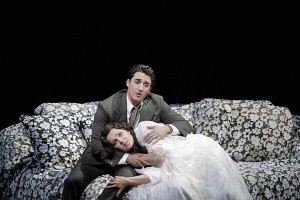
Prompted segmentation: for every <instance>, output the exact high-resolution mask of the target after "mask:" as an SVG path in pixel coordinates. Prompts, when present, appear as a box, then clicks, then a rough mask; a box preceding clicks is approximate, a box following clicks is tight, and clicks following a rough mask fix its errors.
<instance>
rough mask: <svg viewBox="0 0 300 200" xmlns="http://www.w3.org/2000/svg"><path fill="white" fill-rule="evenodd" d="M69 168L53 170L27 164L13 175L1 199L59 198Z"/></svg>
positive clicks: (39, 199)
mask: <svg viewBox="0 0 300 200" xmlns="http://www.w3.org/2000/svg"><path fill="white" fill-rule="evenodd" d="M70 171H71V169H64V170H55V169H51V168H48V169H41V168H39V167H31V166H27V167H25V168H23V169H22V170H21V171H20V172H19V173H18V174H16V176H15V177H14V179H13V181H12V182H11V184H10V185H9V186H8V187H7V188H6V190H5V194H4V196H3V199H11V200H13V199H14V200H23V199H30V200H42V199H44V200H46V199H49V200H50V199H52V200H54V199H55V200H59V199H61V194H62V191H63V183H64V180H65V179H66V178H67V177H68V175H69V173H70Z"/></svg>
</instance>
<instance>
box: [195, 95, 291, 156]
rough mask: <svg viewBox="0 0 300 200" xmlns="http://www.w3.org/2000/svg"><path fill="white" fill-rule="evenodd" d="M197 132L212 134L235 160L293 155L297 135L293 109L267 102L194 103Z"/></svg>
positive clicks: (224, 101)
mask: <svg viewBox="0 0 300 200" xmlns="http://www.w3.org/2000/svg"><path fill="white" fill-rule="evenodd" d="M194 118H195V119H196V120H195V132H196V133H201V134H204V135H207V136H209V137H212V138H213V139H214V140H216V141H218V142H219V143H220V145H221V146H222V147H223V148H224V149H225V150H226V151H227V152H228V153H229V154H230V156H231V157H232V158H233V159H234V160H236V161H263V160H270V159H274V158H287V157H290V156H291V153H292V151H291V150H292V148H291V147H292V145H293V144H294V143H295V138H296V137H294V136H292V135H291V134H293V132H292V127H293V122H292V115H291V113H290V111H289V110H288V109H287V108H285V107H279V106H274V105H272V104H270V103H269V102H268V101H267V102H264V101H259V102H255V101H249V100H248V101H226V100H223V101H209V99H205V100H204V101H201V102H198V103H197V102H196V103H195V108H194Z"/></svg>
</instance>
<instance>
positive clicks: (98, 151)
mask: <svg viewBox="0 0 300 200" xmlns="http://www.w3.org/2000/svg"><path fill="white" fill-rule="evenodd" d="M110 121H111V117H110V116H109V112H108V109H107V105H106V104H105V103H104V102H103V101H100V102H99V105H98V108H97V111H96V113H95V116H94V122H93V128H92V136H91V148H92V154H93V156H94V157H95V158H96V159H97V160H102V161H103V162H105V163H106V164H108V165H109V166H111V167H114V166H116V165H117V164H118V163H119V161H120V159H121V158H122V157H123V155H124V152H121V151H118V150H114V155H113V157H108V152H109V151H111V149H110V148H108V147H106V146H104V144H103V143H102V140H101V130H102V129H103V128H104V127H105V125H106V124H107V123H109V122H110Z"/></svg>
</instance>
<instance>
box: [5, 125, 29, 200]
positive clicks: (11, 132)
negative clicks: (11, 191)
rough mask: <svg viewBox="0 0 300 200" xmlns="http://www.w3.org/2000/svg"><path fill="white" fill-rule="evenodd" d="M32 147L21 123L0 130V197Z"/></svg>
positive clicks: (23, 163) (22, 164)
mask: <svg viewBox="0 0 300 200" xmlns="http://www.w3.org/2000/svg"><path fill="white" fill-rule="evenodd" d="M32 153H33V148H32V146H31V143H30V139H29V137H28V136H27V134H26V133H25V129H24V126H23V124H22V123H18V124H14V125H11V126H9V127H7V128H5V129H3V130H1V131H0V197H1V196H2V194H1V193H2V192H3V190H4V189H5V188H6V186H7V185H8V184H9V181H10V180H11V178H12V177H13V176H14V175H15V173H16V171H18V170H19V169H21V168H22V167H23V166H24V165H26V164H27V163H26V162H24V161H25V160H27V159H26V158H28V159H30V161H31V155H32Z"/></svg>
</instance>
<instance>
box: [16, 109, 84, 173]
mask: <svg viewBox="0 0 300 200" xmlns="http://www.w3.org/2000/svg"><path fill="white" fill-rule="evenodd" d="M20 121H21V122H22V124H23V125H24V127H25V131H26V133H27V135H28V137H29V138H30V142H31V144H32V146H33V149H34V152H35V154H36V156H37V159H38V161H39V164H40V167H41V168H43V169H44V168H54V169H66V168H69V169H70V168H73V167H74V166H75V164H76V162H77V160H78V159H79V157H80V155H81V154H82V153H83V151H84V149H85V147H86V144H87V143H86V141H85V139H84V137H83V135H82V133H81V131H80V128H79V123H78V121H77V120H76V117H75V114H74V113H67V114H65V113H64V114H56V115H32V116H29V115H21V116H20Z"/></svg>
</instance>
